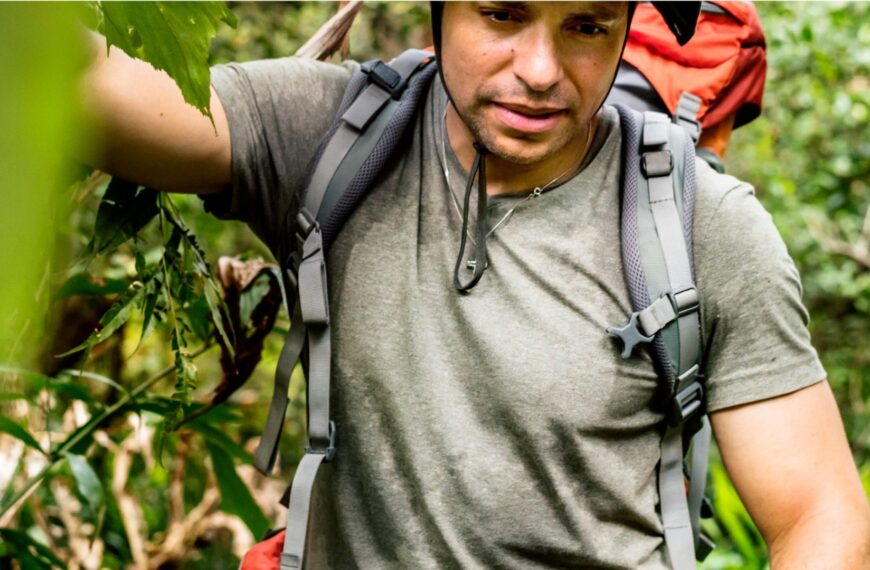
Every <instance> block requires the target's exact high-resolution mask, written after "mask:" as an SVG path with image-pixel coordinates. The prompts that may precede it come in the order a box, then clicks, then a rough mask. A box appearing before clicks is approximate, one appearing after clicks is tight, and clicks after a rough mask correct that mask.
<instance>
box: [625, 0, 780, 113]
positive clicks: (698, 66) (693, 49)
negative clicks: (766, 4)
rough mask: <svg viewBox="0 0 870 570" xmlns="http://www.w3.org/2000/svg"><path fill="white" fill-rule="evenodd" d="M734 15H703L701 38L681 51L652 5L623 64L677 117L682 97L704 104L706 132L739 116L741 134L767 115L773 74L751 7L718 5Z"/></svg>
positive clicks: (643, 9) (638, 18)
mask: <svg viewBox="0 0 870 570" xmlns="http://www.w3.org/2000/svg"><path fill="white" fill-rule="evenodd" d="M715 4H716V5H717V6H720V7H721V8H723V9H724V10H725V11H727V12H728V14H715V13H710V12H705V11H702V12H701V15H700V17H699V18H698V27H697V29H696V31H695V36H694V37H693V38H692V39H691V40H690V41H689V43H687V44H686V45H685V46H682V47H681V46H680V45H679V44H678V43H677V40H676V39H675V38H674V35H673V34H672V33H671V32H670V30H668V27H667V25H666V24H665V22H664V20H662V18H661V16H660V15H659V13H658V12H657V11H656V9H655V8H653V7H652V6H651V5H650V4H639V5H638V6H637V11H636V12H635V15H634V20H632V23H631V30H630V31H629V36H628V44H627V45H626V48H625V54H624V56H623V58H624V59H625V61H627V62H628V63H630V64H631V65H633V66H634V67H636V68H637V69H638V70H640V72H641V73H643V75H644V76H645V77H646V78H647V80H648V81H649V82H650V83H651V84H652V86H653V87H655V89H656V91H657V92H658V94H659V96H660V97H661V98H662V100H663V101H664V102H665V105H667V107H668V109H669V110H670V111H671V113H672V114H673V113H674V111H675V110H676V108H677V102H678V101H679V99H680V93H682V92H683V91H689V92H691V93H693V94H695V95H697V96H698V97H700V98H701V108H700V111H699V113H698V119H699V121H700V122H701V125H702V127H707V126H710V125H715V124H716V123H718V122H720V121H721V120H722V119H724V118H725V117H727V116H729V115H731V114H735V115H736V120H735V124H734V126H735V128H736V127H739V126H740V125H743V124H745V123H748V122H749V121H751V120H752V119H754V118H755V117H757V116H758V115H759V113H761V100H762V96H763V95H764V78H765V75H766V73H767V58H766V51H765V50H766V45H765V40H764V30H763V29H762V28H761V22H760V21H759V19H758V13H757V12H756V11H755V6H753V5H752V4H751V3H749V2H715Z"/></svg>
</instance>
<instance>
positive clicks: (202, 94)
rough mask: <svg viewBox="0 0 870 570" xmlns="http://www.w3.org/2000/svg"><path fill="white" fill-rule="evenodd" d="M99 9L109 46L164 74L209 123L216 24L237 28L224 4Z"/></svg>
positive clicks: (122, 4)
mask: <svg viewBox="0 0 870 570" xmlns="http://www.w3.org/2000/svg"><path fill="white" fill-rule="evenodd" d="M100 8H101V9H102V11H103V16H104V23H103V27H104V30H103V31H104V33H105V34H106V40H107V41H108V43H109V45H115V46H118V47H119V48H121V49H122V50H124V51H125V52H126V53H127V54H128V55H130V56H131V57H136V58H139V59H142V60H144V61H147V62H148V63H150V64H151V65H152V66H154V67H155V68H157V69H162V70H163V71H165V72H166V73H168V74H169V76H170V77H171V78H172V79H174V80H175V82H176V83H177V84H178V86H179V87H180V88H181V94H182V95H183V96H184V100H185V101H187V102H188V103H190V104H191V105H193V106H194V107H196V108H197V109H199V111H201V112H202V113H203V114H204V115H206V116H208V117H209V118H211V112H210V111H209V99H210V89H209V85H210V75H209V65H208V48H209V44H210V42H211V39H212V38H213V37H214V36H215V33H216V32H217V27H218V24H219V23H220V22H225V23H227V24H229V25H231V26H235V24H236V19H235V16H234V15H233V13H232V12H230V10H229V9H228V8H227V6H226V3H225V2H101V3H100Z"/></svg>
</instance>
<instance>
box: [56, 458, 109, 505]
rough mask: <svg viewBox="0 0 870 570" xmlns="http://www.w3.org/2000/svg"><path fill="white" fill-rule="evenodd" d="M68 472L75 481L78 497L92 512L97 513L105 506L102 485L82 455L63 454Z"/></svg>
mask: <svg viewBox="0 0 870 570" xmlns="http://www.w3.org/2000/svg"><path fill="white" fill-rule="evenodd" d="M64 457H66V460H67V462H68V463H69V467H70V470H71V471H72V474H73V477H74V478H75V480H76V489H77V490H78V492H79V495H81V497H82V498H83V499H84V500H85V501H86V502H87V503H88V506H89V507H90V508H91V510H92V511H94V512H97V511H99V510H100V509H101V508H102V507H103V505H104V504H105V496H104V494H103V485H102V483H100V478H99V477H98V476H97V473H96V471H94V469H93V467H91V465H90V463H88V460H87V459H86V458H85V457H84V456H83V455H75V454H73V453H65V454H64Z"/></svg>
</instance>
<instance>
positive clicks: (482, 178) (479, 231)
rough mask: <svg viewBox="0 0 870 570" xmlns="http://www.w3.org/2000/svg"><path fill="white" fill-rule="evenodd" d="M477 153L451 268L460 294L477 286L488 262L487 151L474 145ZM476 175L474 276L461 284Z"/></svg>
mask: <svg viewBox="0 0 870 570" xmlns="http://www.w3.org/2000/svg"><path fill="white" fill-rule="evenodd" d="M474 149H475V150H476V151H477V153H476V154H475V157H474V163H473V164H472V165H471V172H470V173H469V175H468V183H467V184H466V185H465V201H464V203H463V209H462V234H461V235H460V241H459V254H458V255H457V256H456V265H455V267H454V268H453V286H454V287H455V288H456V290H457V291H458V292H460V293H463V294H467V293H468V292H469V291H471V289H473V288H474V286H475V285H477V282H478V281H480V278H481V277H483V272H484V271H486V268H487V265H488V264H489V261H488V259H487V253H486V234H487V217H486V200H487V197H486V155H487V154H489V150H487V148H486V147H484V146H483V145H481V144H478V143H474ZM475 175H477V220H476V221H475V238H476V239H475V240H474V242H475V244H474V245H475V252H474V253H475V256H474V261H473V267H474V274H473V275H472V277H471V279H470V280H469V281H468V282H467V283H462V280H461V279H460V278H459V273H460V269H461V268H462V258H463V257H465V246H466V239H467V237H468V217H469V206H470V205H471V190H472V188H473V187H474V178H475Z"/></svg>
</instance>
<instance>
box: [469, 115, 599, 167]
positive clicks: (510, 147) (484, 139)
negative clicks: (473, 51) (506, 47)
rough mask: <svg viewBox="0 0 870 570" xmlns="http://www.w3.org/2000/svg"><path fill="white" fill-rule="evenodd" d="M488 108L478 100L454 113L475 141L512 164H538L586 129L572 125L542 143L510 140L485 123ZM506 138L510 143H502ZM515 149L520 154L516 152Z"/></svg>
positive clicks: (530, 138)
mask: <svg viewBox="0 0 870 570" xmlns="http://www.w3.org/2000/svg"><path fill="white" fill-rule="evenodd" d="M488 106H489V103H488V102H487V100H478V101H476V102H475V103H473V104H472V105H471V106H469V108H467V109H459V107H458V106H456V105H454V109H456V112H457V114H458V115H459V118H460V119H462V122H463V123H465V126H466V127H468V130H469V131H470V132H471V135H472V136H473V137H474V140H475V141H477V142H478V143H480V144H482V145H483V146H485V147H486V149H487V150H488V151H489V152H490V153H491V154H492V155H493V156H495V157H497V158H499V159H501V160H504V161H505V162H510V163H513V164H518V165H532V164H536V163H538V162H541V161H542V160H544V159H546V158H548V157H550V156H553V155H554V154H555V153H558V152H559V151H561V150H563V149H565V148H566V147H568V146H569V145H570V143H571V142H572V141H574V140H575V139H578V137H579V136H580V134H582V133H585V132H586V131H585V128H588V127H584V126H583V125H577V123H576V122H574V121H572V122H571V127H572V128H562V129H559V130H558V131H556V132H553V133H550V134H548V135H547V140H543V141H542V140H535V139H533V138H532V137H529V138H524V137H522V136H521V135H520V136H510V135H508V134H506V133H503V132H498V130H497V129H496V128H495V127H493V126H491V125H490V124H489V123H488V121H487V119H486V118H485V113H484V110H485V109H486V108H487V107H488ZM505 138H507V139H509V141H510V142H506V141H504V139H505ZM578 140H579V139H578ZM503 141H504V142H503ZM517 147H519V148H520V149H522V150H518V148H517ZM581 150H582V149H581Z"/></svg>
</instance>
